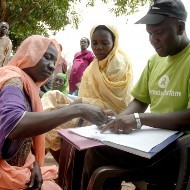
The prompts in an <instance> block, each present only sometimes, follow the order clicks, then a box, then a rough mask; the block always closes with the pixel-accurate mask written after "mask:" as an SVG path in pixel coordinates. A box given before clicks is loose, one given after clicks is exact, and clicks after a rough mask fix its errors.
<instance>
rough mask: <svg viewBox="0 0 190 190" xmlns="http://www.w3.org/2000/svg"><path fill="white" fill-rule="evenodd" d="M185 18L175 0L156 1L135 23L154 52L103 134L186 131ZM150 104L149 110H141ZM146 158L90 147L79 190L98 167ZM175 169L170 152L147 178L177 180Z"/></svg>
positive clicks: (189, 66)
mask: <svg viewBox="0 0 190 190" xmlns="http://www.w3.org/2000/svg"><path fill="white" fill-rule="evenodd" d="M186 19H187V11H186V9H185V7H184V5H183V3H182V2H181V1H180V0H157V1H154V3H153V4H152V5H151V6H150V9H149V11H148V13H147V14H146V15H145V16H144V17H143V18H142V19H140V20H139V21H138V22H137V23H140V24H146V30H147V32H148V34H149V40H150V43H151V45H152V46H153V47H154V49H155V51H156V53H155V54H154V55H153V56H152V57H151V58H150V59H149V60H148V63H147V66H146V67H145V69H144V71H143V73H142V75H141V77H140V79H139V81H138V82H137V84H136V85H135V87H134V88H133V90H132V92H131V94H132V96H133V97H134V100H133V101H132V102H131V103H130V104H129V106H128V107H127V108H126V109H125V110H124V111H123V112H121V113H119V114H118V115H115V118H116V119H114V120H112V121H110V122H109V123H107V124H106V125H105V126H104V127H103V128H102V132H104V131H106V130H110V131H112V132H114V133H118V134H121V133H124V134H126V138H127V134H128V133H132V132H133V130H141V126H142V125H148V126H151V127H154V128H164V129H169V130H179V131H186V130H189V129H190V128H189V126H190V117H189V115H190V90H189V89H190V44H189V42H190V40H189V39H188V37H187V34H186V26H185V21H186ZM182 81H183V82H182ZM149 105H150V111H151V113H144V112H145V110H146V109H147V107H148V106H149ZM118 138H119V136H118ZM151 161H152V159H150V160H149V159H145V158H142V157H138V156H135V155H133V154H130V153H127V152H124V151H120V150H118V149H114V148H111V147H97V148H92V149H89V150H87V152H86V155H85V160H84V168H83V180H82V185H81V190H86V189H87V185H88V182H89V179H90V177H91V175H92V173H93V172H94V171H95V170H96V169H97V168H98V167H100V166H106V165H115V166H120V167H123V168H130V169H132V168H138V167H143V166H147V165H149V164H151ZM178 169H179V154H178V152H175V153H174V154H170V156H168V157H166V158H165V161H164V162H163V163H162V164H161V165H160V166H159V168H155V170H154V172H152V173H150V172H149V173H148V176H151V177H153V176H155V174H156V176H160V179H165V181H167V179H169V176H170V174H171V173H173V174H176V179H177V175H178ZM144 180H145V181H146V177H145V176H144ZM110 183H111V182H110ZM115 185H116V184H115ZM158 185H160V186H158V187H157V189H159V190H161V189H162V190H168V189H174V184H168V186H167V185H166V184H164V186H163V185H162V184H158ZM107 187H108V186H107ZM112 187H113V186H112ZM119 188H120V187H118V189H119ZM105 189H106V188H105ZM111 189H112V188H111Z"/></svg>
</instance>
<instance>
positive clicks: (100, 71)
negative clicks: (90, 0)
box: [78, 25, 132, 113]
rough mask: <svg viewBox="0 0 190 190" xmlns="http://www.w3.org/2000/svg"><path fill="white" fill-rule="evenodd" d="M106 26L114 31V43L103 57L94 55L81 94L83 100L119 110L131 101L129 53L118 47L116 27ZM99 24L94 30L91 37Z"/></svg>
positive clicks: (86, 71)
mask: <svg viewBox="0 0 190 190" xmlns="http://www.w3.org/2000/svg"><path fill="white" fill-rule="evenodd" d="M105 26H106V27H107V28H108V29H109V30H111V31H112V32H113V34H114V35H115V42H114V47H113V49H112V51H111V52H110V53H109V55H108V56H107V57H106V58H105V59H104V60H102V61H98V59H97V58H95V59H94V60H93V61H92V63H91V64H90V66H89V67H88V68H87V69H86V70H85V72H84V74H83V77H82V80H81V84H80V88H79V93H78V95H79V97H81V98H82V101H83V102H84V103H92V104H94V105H97V106H99V107H100V108H102V109H111V110H112V111H114V112H116V113H119V112H121V111H123V110H124V109H125V108H126V107H127V106H128V104H129V103H130V101H131V95H130V90H131V88H132V68H131V63H130V60H129V58H128V56H127V55H126V54H125V53H124V52H123V51H122V50H121V49H120V48H119V47H118V46H119V43H118V42H119V36H118V32H117V29H116V28H115V27H114V26H111V25H105ZM96 27H97V26H95V27H93V28H92V30H91V33H90V36H91V39H92V35H93V32H94V30H95V28H96Z"/></svg>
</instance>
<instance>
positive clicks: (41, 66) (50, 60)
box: [24, 43, 58, 82]
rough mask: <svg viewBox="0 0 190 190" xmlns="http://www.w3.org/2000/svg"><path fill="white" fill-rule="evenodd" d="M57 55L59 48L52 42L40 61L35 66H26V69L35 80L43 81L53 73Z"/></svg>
mask: <svg viewBox="0 0 190 190" xmlns="http://www.w3.org/2000/svg"><path fill="white" fill-rule="evenodd" d="M57 56H58V52H57V49H56V48H55V46H54V45H53V44H52V43H51V44H50V45H49V47H48V49H47V51H46V52H45V54H44V55H43V56H42V58H41V59H40V61H39V62H38V63H37V64H36V65H35V66H34V67H29V68H26V69H24V71H25V72H26V73H27V74H28V75H29V76H30V77H31V78H32V79H33V80H34V82H43V81H45V80H46V79H47V78H49V77H50V76H51V75H52V74H53V71H54V69H55V62H56V60H57Z"/></svg>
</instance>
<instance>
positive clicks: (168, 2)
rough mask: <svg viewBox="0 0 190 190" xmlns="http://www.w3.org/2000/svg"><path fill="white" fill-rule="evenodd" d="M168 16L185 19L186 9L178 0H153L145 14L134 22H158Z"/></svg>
mask: <svg viewBox="0 0 190 190" xmlns="http://www.w3.org/2000/svg"><path fill="white" fill-rule="evenodd" d="M168 17H173V18H177V19H179V20H182V21H184V22H185V21H186V19H187V11H186V9H185V6H184V4H183V3H182V2H181V1H180V0H155V1H154V3H153V4H152V5H151V6H150V8H149V11H148V12H147V14H146V15H145V16H144V17H142V18H141V19H140V20H138V21H137V22H136V23H135V24H159V23H161V22H163V21H164V20H165V19H166V18H168Z"/></svg>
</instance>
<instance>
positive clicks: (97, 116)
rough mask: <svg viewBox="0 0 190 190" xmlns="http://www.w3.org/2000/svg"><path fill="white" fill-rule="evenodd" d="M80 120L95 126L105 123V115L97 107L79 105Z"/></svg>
mask: <svg viewBox="0 0 190 190" xmlns="http://www.w3.org/2000/svg"><path fill="white" fill-rule="evenodd" d="M81 113H82V118H83V119H85V120H88V121H89V122H91V123H94V124H95V125H97V126H100V125H103V124H105V123H107V115H106V113H105V112H104V111H103V110H101V109H100V108H99V107H97V106H94V105H91V104H81Z"/></svg>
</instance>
